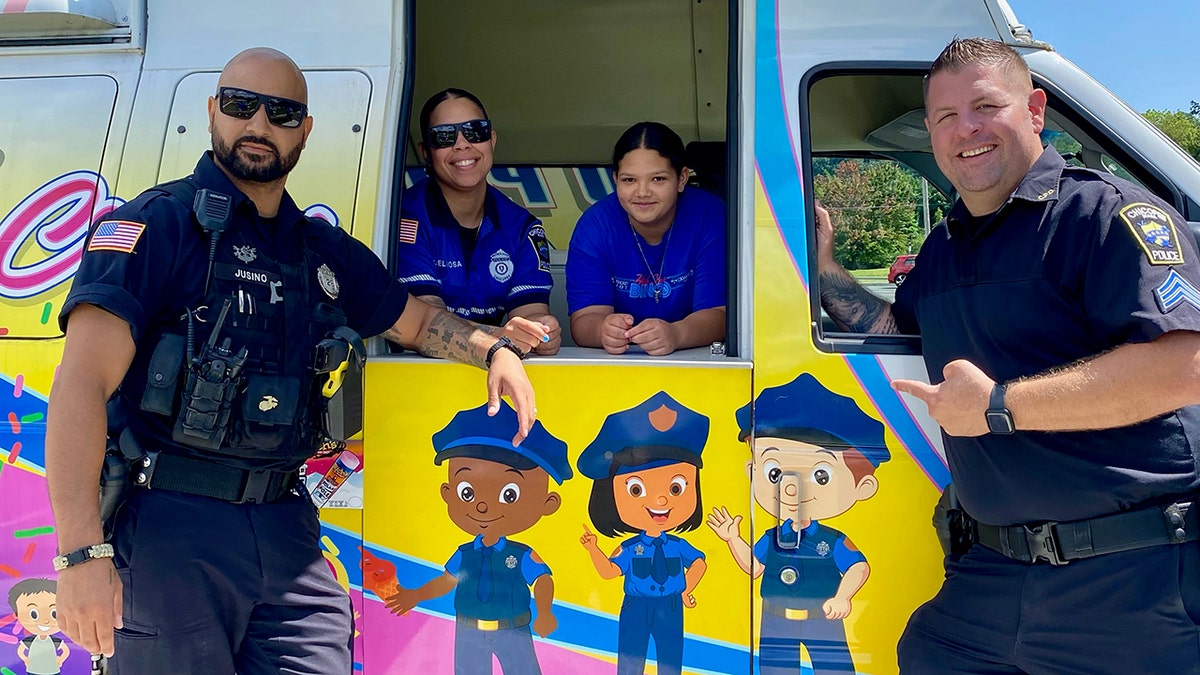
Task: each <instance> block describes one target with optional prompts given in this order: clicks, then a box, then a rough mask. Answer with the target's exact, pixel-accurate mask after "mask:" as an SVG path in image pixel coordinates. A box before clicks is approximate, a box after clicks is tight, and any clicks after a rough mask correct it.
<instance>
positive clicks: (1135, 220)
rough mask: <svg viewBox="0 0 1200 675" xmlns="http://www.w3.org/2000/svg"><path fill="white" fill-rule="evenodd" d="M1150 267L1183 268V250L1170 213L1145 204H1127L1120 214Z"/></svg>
mask: <svg viewBox="0 0 1200 675" xmlns="http://www.w3.org/2000/svg"><path fill="white" fill-rule="evenodd" d="M1119 215H1120V216H1121V220H1122V221H1124V222H1125V225H1126V226H1128V227H1129V231H1130V232H1132V233H1133V237H1134V239H1136V240H1137V243H1138V244H1139V245H1140V246H1141V247H1142V250H1143V251H1145V252H1146V260H1148V261H1149V262H1150V264H1151V265H1182V264H1183V248H1182V247H1180V242H1179V235H1178V233H1176V231H1175V222H1174V221H1173V220H1171V214H1169V213H1167V212H1166V211H1164V210H1163V209H1160V208H1159V207H1157V206H1155V205H1153V204H1147V203H1146V202H1135V203H1133V204H1128V205H1126V206H1125V207H1123V208H1122V209H1121V211H1120V212H1119Z"/></svg>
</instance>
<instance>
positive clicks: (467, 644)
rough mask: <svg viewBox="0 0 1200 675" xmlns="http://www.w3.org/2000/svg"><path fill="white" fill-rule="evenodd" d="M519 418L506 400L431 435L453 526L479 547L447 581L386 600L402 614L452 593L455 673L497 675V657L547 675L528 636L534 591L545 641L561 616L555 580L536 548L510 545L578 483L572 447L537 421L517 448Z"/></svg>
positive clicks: (462, 551) (512, 672)
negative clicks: (558, 488) (554, 487)
mask: <svg viewBox="0 0 1200 675" xmlns="http://www.w3.org/2000/svg"><path fill="white" fill-rule="evenodd" d="M516 431H517V415H516V413H515V412H514V411H513V409H512V408H511V407H509V405H508V403H507V402H503V401H502V402H501V405H500V411H499V412H498V413H496V415H495V416H493V417H489V416H488V414H487V405H486V404H485V405H481V406H479V407H478V408H472V409H470V410H463V411H461V412H459V413H457V414H456V415H455V416H454V419H452V420H450V423H449V424H448V425H446V428H444V429H442V430H441V431H439V432H437V433H436V434H434V435H433V447H434V450H435V451H436V452H437V455H436V456H435V457H434V463H435V464H441V463H442V462H445V463H446V469H447V473H448V480H447V482H445V483H442V499H443V500H444V501H445V502H446V507H447V511H448V512H449V514H450V520H452V521H453V522H454V524H455V525H457V526H458V527H459V529H461V530H462V531H464V532H466V533H467V534H472V535H475V538H474V539H473V540H472V541H469V542H467V543H466V544H463V545H462V546H459V547H458V550H456V551H455V552H454V555H452V556H451V557H450V560H449V561H447V562H446V566H445V573H444V574H442V575H441V576H439V577H437V578H435V579H432V580H430V581H428V582H426V583H425V584H423V585H422V586H421V587H420V588H417V589H412V590H410V589H405V588H400V589H399V591H398V592H397V593H396V594H395V595H393V596H391V597H390V598H388V599H387V601H386V602H387V606H388V608H389V609H391V610H392V612H394V613H397V614H403V613H405V612H407V611H408V610H410V609H412V608H413V607H414V606H416V604H417V603H418V602H421V601H424V600H429V599H431V598H437V597H441V596H443V595H445V594H446V593H449V592H450V591H451V590H453V591H454V611H455V615H456V619H457V625H456V627H455V632H454V672H455V673H462V674H466V675H479V674H480V673H491V672H492V655H495V656H496V658H497V659H498V660H499V662H500V668H501V671H502V672H504V673H505V674H506V675H527V674H536V673H541V666H540V665H539V664H538V661H537V655H536V654H535V653H534V649H533V636H532V634H531V633H530V621H531V619H532V615H531V614H532V613H531V612H530V592H529V589H530V587H532V588H533V601H534V602H536V604H537V619H536V620H534V621H533V622H532V624H533V630H534V631H536V632H537V634H538V635H540V636H542V637H546V636H547V635H549V634H550V633H551V632H553V631H554V629H555V628H556V627H557V626H558V620H557V619H555V618H554V614H553V608H552V603H553V601H554V579H553V578H552V577H551V576H550V568H549V567H548V566H547V565H546V563H545V562H543V561H542V559H541V558H540V557H539V556H538V554H537V553H535V552H534V551H533V549H531V548H530V547H528V546H526V545H524V544H521V543H518V542H515V541H512V540H511V539H508V537H509V536H510V535H514V534H517V533H518V532H524V531H525V530H528V529H529V528H530V527H532V526H533V525H534V524H536V523H537V522H538V520H540V519H541V518H542V517H543V516H548V515H550V514H552V513H554V512H555V511H557V510H558V507H559V506H560V505H561V503H562V500H561V498H560V497H559V496H558V493H555V492H550V491H549V485H550V479H551V478H553V479H554V481H555V482H556V483H558V484H559V485H561V484H562V482H563V481H564V480H567V479H568V478H570V477H571V475H572V474H571V465H570V463H569V462H568V461H567V445H566V443H564V442H562V441H561V440H559V439H557V438H555V437H554V436H552V435H550V432H548V431H546V428H545V427H544V426H542V423H541V422H535V423H534V425H533V429H532V430H530V432H529V436H528V437H526V438H525V440H524V441H522V443H521V445H519V446H514V445H513V444H512V437H513V435H514V434H515V433H516Z"/></svg>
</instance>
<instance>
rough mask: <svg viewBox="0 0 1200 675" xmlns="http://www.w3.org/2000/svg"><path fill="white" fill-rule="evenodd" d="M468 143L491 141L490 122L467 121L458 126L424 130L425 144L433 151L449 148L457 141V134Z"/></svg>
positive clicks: (451, 125) (440, 126)
mask: <svg viewBox="0 0 1200 675" xmlns="http://www.w3.org/2000/svg"><path fill="white" fill-rule="evenodd" d="M460 131H461V132H462V135H463V138H465V139H467V142H468V143H483V142H484V141H490V140H492V121H491V120H486V119H484V120H467V121H466V122H459V123H458V124H439V125H437V126H435V127H429V128H428V129H426V130H425V144H426V145H428V146H429V147H430V148H431V149H433V150H440V149H441V148H449V147H451V146H453V145H454V144H455V143H456V142H457V141H458V132H460Z"/></svg>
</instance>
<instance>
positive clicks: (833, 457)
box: [708, 373, 891, 675]
mask: <svg viewBox="0 0 1200 675" xmlns="http://www.w3.org/2000/svg"><path fill="white" fill-rule="evenodd" d="M737 422H738V428H739V432H738V438H739V440H748V438H749V437H750V431H751V407H750V406H749V405H747V406H744V407H742V408H741V409H739V410H738V411H737ZM753 430H754V442H753V443H752V445H751V451H752V453H753V459H752V460H751V461H750V462H748V463H747V464H746V471H747V473H748V474H749V475H750V480H751V485H752V487H753V491H754V500H755V501H756V502H758V505H759V506H761V507H762V508H763V509H765V510H766V511H767V512H768V513H770V514H771V515H772V516H775V518H776V522H782V524H781V525H779V526H777V527H774V528H771V529H770V530H769V531H767V532H765V533H763V535H762V536H761V537H759V539H758V541H757V542H756V543H755V544H754V547H753V548H751V546H750V544H749V543H747V542H746V540H745V539H743V538H742V535H741V531H740V525H741V522H742V517H741V516H730V514H729V511H728V509H726V508H725V507H723V506H722V507H720V508H714V509H713V511H712V513H711V514H710V515H709V517H708V526H709V527H711V528H712V530H713V531H714V532H716V533H717V536H719V537H721V539H723V540H724V541H725V543H726V544H728V545H729V551H730V553H732V554H733V559H734V560H735V561H736V562H737V564H738V566H739V567H741V568H742V570H743V571H744V572H746V573H747V574H749V575H750V576H751V577H752V578H756V579H757V578H758V577H762V586H761V588H760V593H761V595H762V624H761V631H760V638H759V672H761V673H763V675H776V674H779V675H782V674H783V673H792V674H794V673H797V672H800V645H801V644H803V645H804V646H805V647H807V648H808V654H809V658H810V659H811V661H812V667H813V672H814V673H815V675H822V674H824V673H852V672H855V669H854V661H853V659H852V658H851V656H850V650H849V648H848V647H847V646H846V629H845V626H844V625H843V623H842V620H843V619H845V618H846V617H847V616H849V615H850V610H851V599H852V598H853V597H854V594H855V593H857V592H858V591H859V589H861V588H862V586H863V584H865V583H866V581H867V577H868V576H870V574H871V568H870V566H869V565H868V564H867V558H866V556H864V555H863V554H862V552H861V551H859V550H858V548H856V547H855V546H854V543H853V542H851V541H850V539H849V538H847V537H846V535H844V534H842V533H841V532H839V531H837V530H835V529H833V528H832V527H829V526H828V525H824V524H822V523H821V522H820V521H822V520H825V519H827V518H833V517H835V516H839V515H841V514H843V513H845V512H847V511H849V510H850V508H851V507H852V506H854V505H855V504H856V503H858V502H860V501H864V500H867V499H870V498H871V497H873V496H875V493H876V492H877V491H878V490H879V481H878V479H876V478H875V469H876V468H878V466H879V464H880V463H881V462H885V461H887V460H888V459H890V458H891V455H890V453H889V452H888V449H887V446H886V445H885V442H884V438H883V424H881V423H880V422H879V421H878V420H876V419H874V418H872V417H870V416H869V415H867V414H866V413H865V412H863V411H862V409H860V408H859V407H858V404H856V403H855V402H854V400H853V399H850V398H847V397H845V396H840V395H838V394H835V393H833V392H831V391H829V390H828V389H826V388H825V387H824V386H823V385H821V383H820V382H818V381H817V379H816V378H815V377H813V376H812V375H809V374H807V373H802V374H801V375H800V376H799V377H797V378H796V379H795V380H792V381H791V382H789V383H787V384H785V385H782V386H779V387H770V388H768V389H764V390H763V392H762V393H761V394H759V396H758V399H757V400H756V401H755V402H754V408H753Z"/></svg>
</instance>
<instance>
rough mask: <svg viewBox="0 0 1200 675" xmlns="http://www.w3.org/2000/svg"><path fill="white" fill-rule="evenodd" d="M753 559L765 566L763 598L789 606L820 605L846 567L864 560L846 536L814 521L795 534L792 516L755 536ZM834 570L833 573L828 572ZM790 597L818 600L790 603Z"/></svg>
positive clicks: (865, 558)
mask: <svg viewBox="0 0 1200 675" xmlns="http://www.w3.org/2000/svg"><path fill="white" fill-rule="evenodd" d="M754 558H755V559H756V560H758V562H759V563H761V564H762V565H764V569H763V582H762V583H763V590H762V595H763V597H764V598H766V599H767V600H771V601H773V602H778V603H781V604H782V605H783V606H785V607H790V608H792V609H805V608H808V607H810V606H814V607H815V606H820V605H821V604H823V603H824V602H825V601H826V600H828V599H829V598H832V597H833V596H834V595H836V593H837V589H838V585H839V584H840V582H841V577H842V576H843V575H845V574H846V571H847V570H849V569H850V568H851V567H852V566H854V565H856V564H858V563H862V562H866V561H867V557H866V556H864V555H863V554H862V551H859V550H858V549H857V548H855V547H854V545H853V544H852V543H851V542H850V540H848V539H847V538H846V535H844V534H842V533H841V532H838V531H837V530H835V529H833V528H832V527H827V526H825V525H821V524H820V523H818V522H817V521H815V520H814V521H812V522H811V523H809V524H808V527H805V528H804V529H803V530H800V532H799V533H797V532H796V531H795V529H793V524H792V520H791V519H788V520H786V521H784V523H783V525H782V526H780V527H776V528H773V529H770V530H768V531H766V532H764V533H763V535H762V536H761V537H759V538H758V541H756V542H755V543H754ZM822 568H825V569H824V570H823V569H822ZM833 570H836V574H835V575H834V574H829V572H832V571H833ZM822 571H825V572H826V574H824V575H822V574H821V572H822ZM822 577H826V578H822ZM834 577H836V578H834ZM791 598H795V599H803V600H810V601H817V602H816V603H815V604H814V603H812V602H807V603H795V602H792V603H789V602H788V600H789V599H791Z"/></svg>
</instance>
